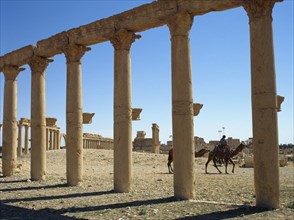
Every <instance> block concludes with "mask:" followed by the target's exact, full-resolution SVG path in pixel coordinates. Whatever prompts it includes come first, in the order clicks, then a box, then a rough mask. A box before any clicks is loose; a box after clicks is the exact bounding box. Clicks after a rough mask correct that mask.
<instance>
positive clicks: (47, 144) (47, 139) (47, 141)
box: [46, 128, 49, 150]
mask: <svg viewBox="0 0 294 220" xmlns="http://www.w3.org/2000/svg"><path fill="white" fill-rule="evenodd" d="M48 132H49V128H46V150H49V134H48Z"/></svg>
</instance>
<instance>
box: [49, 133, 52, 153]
mask: <svg viewBox="0 0 294 220" xmlns="http://www.w3.org/2000/svg"><path fill="white" fill-rule="evenodd" d="M49 150H53V131H52V129H50V128H49Z"/></svg>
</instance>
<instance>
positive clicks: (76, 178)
mask: <svg viewBox="0 0 294 220" xmlns="http://www.w3.org/2000/svg"><path fill="white" fill-rule="evenodd" d="M87 50H89V48H86V47H84V46H79V45H75V44H71V45H69V46H68V47H67V48H65V49H64V53H65V56H66V61H67V85H66V176H67V184H68V185H70V186H77V185H81V183H82V181H83V109H82V69H81V58H82V56H83V55H84V53H85V52H86V51H87Z"/></svg>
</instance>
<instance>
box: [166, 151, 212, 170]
mask: <svg viewBox="0 0 294 220" xmlns="http://www.w3.org/2000/svg"><path fill="white" fill-rule="evenodd" d="M206 152H209V150H206V149H204V148H203V149H201V150H200V151H198V152H196V151H195V157H202V156H203V155H204V154H205V153H206ZM173 160H174V149H173V148H172V149H170V150H169V152H168V162H167V167H168V172H169V173H173V172H174V169H173V167H172V165H171V164H172V162H173Z"/></svg>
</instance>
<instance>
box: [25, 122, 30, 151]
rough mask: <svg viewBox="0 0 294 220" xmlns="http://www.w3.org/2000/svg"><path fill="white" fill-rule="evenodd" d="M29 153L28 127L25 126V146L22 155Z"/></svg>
mask: <svg viewBox="0 0 294 220" xmlns="http://www.w3.org/2000/svg"><path fill="white" fill-rule="evenodd" d="M28 153H29V126H28V125H25V144H24V154H28Z"/></svg>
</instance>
